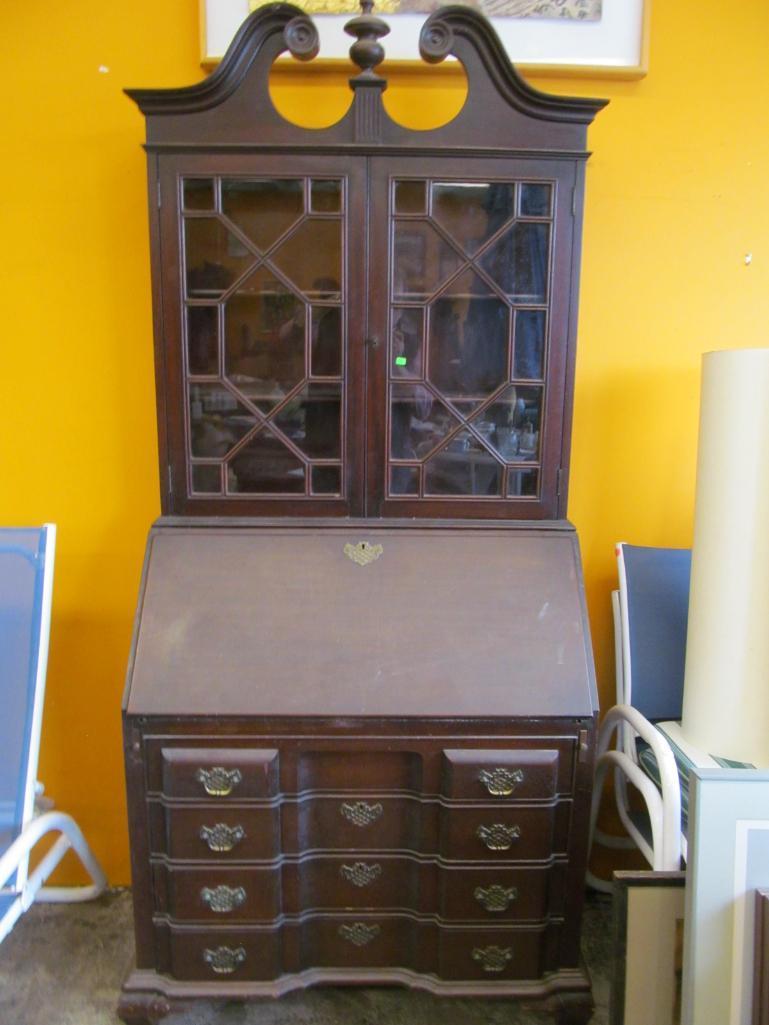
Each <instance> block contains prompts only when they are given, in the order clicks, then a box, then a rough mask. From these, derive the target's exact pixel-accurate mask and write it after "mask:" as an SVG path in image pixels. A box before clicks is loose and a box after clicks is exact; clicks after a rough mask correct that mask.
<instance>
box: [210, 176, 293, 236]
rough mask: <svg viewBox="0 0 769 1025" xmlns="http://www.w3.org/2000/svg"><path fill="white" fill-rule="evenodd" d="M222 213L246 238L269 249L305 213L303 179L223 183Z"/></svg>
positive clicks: (230, 180) (224, 179) (229, 181)
mask: <svg viewBox="0 0 769 1025" xmlns="http://www.w3.org/2000/svg"><path fill="white" fill-rule="evenodd" d="M222 210H223V212H224V213H225V214H226V215H227V217H229V219H230V220H231V221H232V222H233V224H236V225H237V226H238V227H239V228H240V230H241V231H242V232H243V234H244V235H247V236H248V237H249V238H250V239H252V240H253V241H254V242H255V243H256V245H257V246H258V247H259V248H260V249H261V250H264V249H268V248H269V247H270V246H271V245H272V244H273V243H274V242H276V241H277V240H278V238H280V236H281V235H282V234H283V233H284V232H286V231H287V230H288V229H289V228H290V227H291V225H292V224H293V223H294V221H296V220H297V218H298V217H299V216H300V215H301V214H302V213H303V212H304V185H303V183H302V181H301V179H297V178H287V179H273V180H270V179H264V180H259V179H251V180H248V179H247V180H233V179H231V178H229V179H228V178H223V179H222Z"/></svg>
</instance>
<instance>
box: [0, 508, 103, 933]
mask: <svg viewBox="0 0 769 1025" xmlns="http://www.w3.org/2000/svg"><path fill="white" fill-rule="evenodd" d="M43 530H44V531H45V535H46V543H45V565H44V569H43V594H42V608H41V614H40V640H39V648H38V660H37V671H36V678H35V693H34V700H33V709H32V723H31V736H30V745H29V757H28V759H27V767H26V778H25V781H24V807H23V814H22V825H21V833H20V834H19V836H18V837H17V838H16V839H15V840H14V841H13V843H12V844H11V845H10V846H9V847H8V849H7V850H6V851H5V852H4V853H3V854H2V856H1V857H0V895H3V896H6V897H7V896H13V897H14V898H15V899H14V900H13V902H12V903H11V904H10V905H9V907H8V908H7V910H6V911H5V913H4V914H3V915H2V917H1V918H0V942H2V940H4V939H5V937H6V936H7V935H8V933H9V932H10V931H11V929H12V928H13V926H14V925H15V924H16V922H17V920H18V919H19V917H20V916H21V915H22V914H23V913H24V912H25V911H26V910H27V908H29V907H30V905H31V904H32V903H33V902H34V901H35V900H39V901H50V902H57V903H62V902H74V901H82V900H91V899H92V898H94V897H98V896H99V894H100V893H102V892H103V890H104V889H105V887H106V885H107V880H106V877H105V875H104V872H103V871H102V868H101V866H100V865H99V862H98V861H97V860H96V858H95V856H94V854H93V852H92V851H91V849H90V848H89V846H88V844H87V843H86V840H85V838H84V836H83V834H82V832H81V830H80V828H79V826H78V825H77V823H76V822H75V820H74V819H73V818H72V817H71V816H70V815H65V814H64V813H63V812H60V811H52V810H45V811H42V809H43V808H46V807H47V808H48V809H50V808H51V807H52V803H53V802H51V801H50V800H49V799H48V798H42V797H41V795H42V792H43V788H42V786H41V785H40V784H39V783H37V781H36V777H37V766H38V758H39V755H40V733H41V728H42V724H43V704H44V700H45V676H46V669H47V666H48V639H49V635H50V628H51V604H52V599H53V567H54V556H55V553H56V526H55V524H52V523H46V524H45V526H44V527H43ZM41 811H42V813H41ZM51 832H58V833H59V837H58V839H57V840H56V841H55V842H54V844H53V846H52V847H51V848H50V850H48V851H47V853H46V854H45V855H44V856H43V858H42V859H41V861H40V862H39V864H38V865H37V866H36V867H35V868H34V869H33V870H32V872H30V871H29V856H30V852H31V851H32V849H33V848H34V847H35V845H36V844H37V843H38V841H39V840H41V839H42V837H44V836H46V835H47V834H49V833H51ZM69 850H73V851H74V852H75V853H76V854H77V855H78V856H79V858H80V860H81V862H82V863H83V865H84V867H85V869H86V871H87V872H88V874H89V875H90V877H91V880H92V882H91V883H90V884H89V885H87V886H68V887H58V886H45V885H44V883H45V881H46V880H47V879H48V877H49V876H50V875H51V873H52V872H53V870H54V869H55V868H56V866H57V865H58V864H59V862H60V861H61V860H62V858H63V857H64V855H65V854H66V853H67V852H68V851H69ZM14 877H15V879H14Z"/></svg>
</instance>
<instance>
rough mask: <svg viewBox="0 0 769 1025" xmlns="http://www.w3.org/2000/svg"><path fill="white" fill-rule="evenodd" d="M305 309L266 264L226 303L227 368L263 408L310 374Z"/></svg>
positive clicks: (225, 342)
mask: <svg viewBox="0 0 769 1025" xmlns="http://www.w3.org/2000/svg"><path fill="white" fill-rule="evenodd" d="M305 310H306V307H305V304H304V303H303V302H302V301H301V300H300V299H298V298H297V297H296V295H294V293H293V292H292V291H290V290H289V289H288V288H287V287H286V286H285V285H284V284H283V283H282V282H281V281H278V279H277V278H275V277H274V276H273V275H272V274H271V273H270V272H269V271H268V270H267V268H266V267H260V268H259V269H258V270H257V271H255V272H254V273H253V274H252V275H251V276H250V277H248V278H247V279H246V280H245V281H244V282H243V284H242V285H241V287H240V288H239V289H238V291H237V292H236V293H235V295H233V296H231V297H230V299H228V300H227V303H226V305H225V307H224V366H225V373H226V375H227V377H228V378H229V379H230V380H231V381H232V383H233V384H235V385H236V386H237V388H238V390H239V391H241V392H242V393H243V394H244V395H245V396H246V397H247V398H248V399H250V400H251V402H253V403H254V405H255V406H256V407H257V408H258V409H260V410H261V411H262V412H264V413H266V412H268V411H269V410H271V409H272V408H273V406H275V405H276V404H277V403H278V402H279V401H280V399H282V398H283V396H284V395H285V394H286V393H287V392H288V391H290V390H291V388H293V387H295V386H296V385H297V384H299V382H300V381H301V380H302V379H303V378H304V376H305V366H304V350H305V344H304V342H305V319H306V314H305Z"/></svg>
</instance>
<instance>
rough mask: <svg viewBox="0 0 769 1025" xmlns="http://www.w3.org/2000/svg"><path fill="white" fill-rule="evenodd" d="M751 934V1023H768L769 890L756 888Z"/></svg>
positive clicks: (758, 1024) (761, 1024)
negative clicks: (752, 938) (752, 939)
mask: <svg viewBox="0 0 769 1025" xmlns="http://www.w3.org/2000/svg"><path fill="white" fill-rule="evenodd" d="M753 936H754V944H753V1025H769V890H756V904H755V922H754V928H753Z"/></svg>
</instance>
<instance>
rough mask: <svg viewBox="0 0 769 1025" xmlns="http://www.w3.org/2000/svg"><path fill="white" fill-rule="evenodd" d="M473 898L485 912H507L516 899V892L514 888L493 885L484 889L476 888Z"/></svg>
mask: <svg viewBox="0 0 769 1025" xmlns="http://www.w3.org/2000/svg"><path fill="white" fill-rule="evenodd" d="M473 896H474V897H475V899H476V900H477V901H478V903H479V904H480V905H481V907H484V908H486V910H487V911H507V909H508V908H509V907H510V905H511V904H512V902H513V901H514V900H517V899H518V890H517V888H516V887H515V886H500V885H499V883H493V884H492V885H491V886H486V887H483V886H476V888H475V890H474V891H473Z"/></svg>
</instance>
